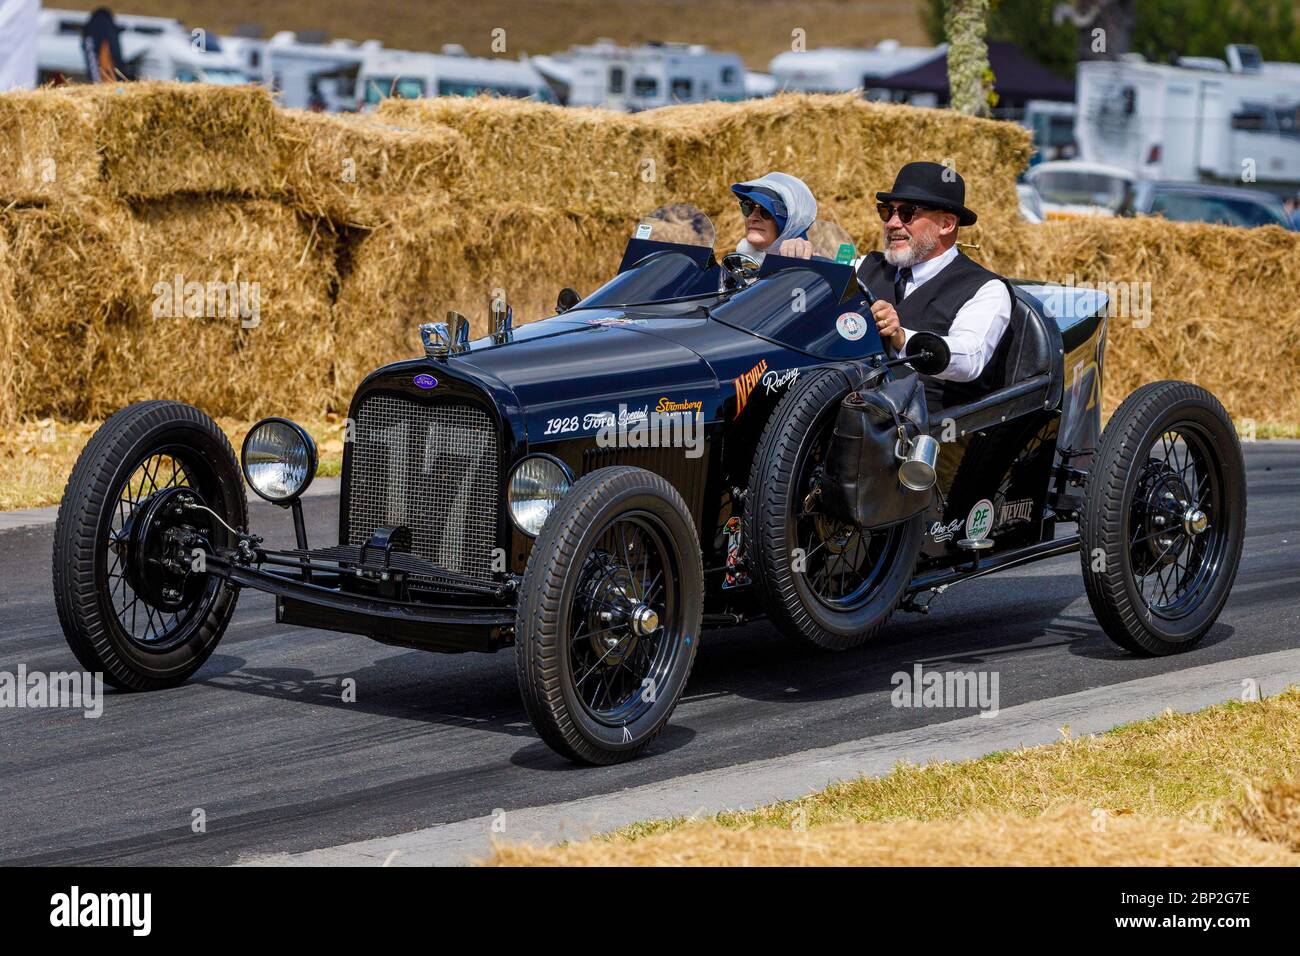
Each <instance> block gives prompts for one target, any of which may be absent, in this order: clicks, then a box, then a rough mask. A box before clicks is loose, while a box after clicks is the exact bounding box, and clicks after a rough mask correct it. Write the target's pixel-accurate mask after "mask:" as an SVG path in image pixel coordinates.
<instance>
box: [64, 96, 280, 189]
mask: <svg viewBox="0 0 1300 956" xmlns="http://www.w3.org/2000/svg"><path fill="white" fill-rule="evenodd" d="M70 89H71V91H70V92H69V93H67V94H65V95H69V96H73V97H76V98H77V99H78V100H80V101H83V102H85V103H87V104H89V106H90V108H91V109H92V110H93V115H94V122H95V130H96V139H97V142H98V144H99V148H100V150H101V151H102V153H103V157H104V177H105V179H106V180H107V186H108V188H109V190H110V191H111V193H112V194H113V195H115V196H117V197H119V198H123V199H158V198H162V197H165V196H169V195H173V194H176V193H223V194H227V195H231V196H256V197H265V196H269V195H272V194H273V193H274V191H275V188H276V186H277V184H278V182H279V175H278V174H279V159H280V157H279V152H278V150H277V149H276V142H275V125H276V113H275V106H274V103H273V101H272V99H271V94H270V93H269V92H268V91H267V90H265V89H263V88H261V87H257V86H238V87H224V86H208V85H205V84H199V83H123V84H114V85H110V84H98V85H94V86H81V87H73V88H70Z"/></svg>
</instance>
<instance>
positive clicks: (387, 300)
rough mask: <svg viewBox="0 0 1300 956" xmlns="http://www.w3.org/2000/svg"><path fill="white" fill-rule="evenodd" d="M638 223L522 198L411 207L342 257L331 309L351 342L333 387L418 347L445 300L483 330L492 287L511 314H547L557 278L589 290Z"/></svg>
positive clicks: (518, 318) (352, 383)
mask: <svg viewBox="0 0 1300 956" xmlns="http://www.w3.org/2000/svg"><path fill="white" fill-rule="evenodd" d="M635 224H636V220H635V218H634V217H633V218H627V219H622V218H603V217H598V216H593V215H579V214H576V213H569V212H561V211H558V210H555V209H549V208H546V207H542V206H533V205H528V204H524V203H495V204H490V205H487V206H483V207H474V206H471V207H462V206H460V205H458V204H446V203H427V204H423V205H412V206H410V207H408V208H407V209H405V210H403V211H402V212H401V213H400V214H399V215H397V216H395V217H394V218H393V219H392V220H391V221H390V222H388V223H386V224H384V225H383V226H381V227H380V228H378V229H375V230H374V231H373V232H369V233H366V234H364V235H362V236H359V237H358V238H357V239H356V241H355V244H354V246H353V248H351V250H350V251H349V253H348V254H347V255H346V256H345V257H344V259H345V261H346V262H347V268H346V270H345V271H343V273H342V277H341V279H342V287H341V291H340V293H339V298H338V302H337V303H336V305H335V310H334V317H335V327H336V330H337V333H336V334H338V335H339V336H340V338H341V339H343V340H346V341H347V342H348V343H349V347H348V349H347V350H346V352H345V353H341V354H340V355H338V356H337V357H336V365H335V367H336V370H337V374H336V379H337V382H336V384H337V389H338V393H337V394H338V395H339V396H340V397H345V396H347V395H350V393H351V390H352V389H353V388H355V387H356V385H357V384H358V383H359V382H360V380H361V378H362V377H363V376H364V375H365V374H366V373H368V372H369V371H371V370H372V369H373V368H375V367H377V366H379V365H381V364H384V363H385V362H391V361H394V360H395V359H398V358H404V357H410V356H412V355H417V354H419V349H420V341H419V335H418V331H417V329H418V326H419V325H420V323H422V322H441V321H443V320H444V319H445V316H446V312H447V310H448V309H456V310H457V311H460V312H462V313H464V314H465V315H466V317H468V318H469V319H470V323H471V330H472V334H473V335H475V336H478V335H483V334H485V333H486V332H487V315H488V302H489V300H490V299H491V298H492V297H493V296H494V295H495V294H497V293H496V290H498V289H499V290H502V291H503V292H504V294H505V296H506V298H507V300H508V301H509V302H510V303H511V305H512V307H513V308H514V314H515V322H516V324H523V323H525V322H531V321H534V320H537V319H541V318H545V317H547V316H550V315H552V314H553V313H554V305H555V296H556V294H557V293H558V292H559V290H560V289H561V288H562V287H564V286H566V285H569V286H573V287H574V288H576V289H578V290H579V291H581V292H583V293H586V292H591V291H592V290H593V289H595V288H596V286H598V285H599V284H601V283H602V282H604V281H605V280H607V279H608V278H609V277H610V276H611V275H613V273H614V270H615V269H616V268H617V266H618V262H619V259H620V258H621V256H622V253H623V248H624V246H625V245H626V244H627V238H628V236H630V235H631V233H632V230H633V229H634V228H635Z"/></svg>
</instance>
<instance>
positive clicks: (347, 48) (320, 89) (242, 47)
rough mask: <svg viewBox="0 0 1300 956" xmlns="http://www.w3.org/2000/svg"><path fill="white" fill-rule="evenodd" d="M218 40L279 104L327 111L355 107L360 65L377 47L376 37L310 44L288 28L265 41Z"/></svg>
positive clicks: (229, 38)
mask: <svg viewBox="0 0 1300 956" xmlns="http://www.w3.org/2000/svg"><path fill="white" fill-rule="evenodd" d="M221 42H222V44H223V46H225V48H226V49H228V50H230V51H231V53H232V55H233V56H234V57H235V58H236V59H237V60H238V61H239V63H240V66H241V67H242V69H243V70H244V71H245V72H246V73H248V74H249V76H251V77H252V78H253V80H254V82H257V83H260V84H262V85H263V86H265V87H266V88H267V89H269V90H271V91H272V92H273V93H275V95H276V99H277V100H278V101H279V103H280V104H281V105H283V106H287V107H291V108H293V109H300V110H306V109H312V110H322V111H327V112H331V113H333V112H341V111H352V110H355V109H356V108H357V89H358V87H357V77H358V75H359V74H360V72H361V67H362V64H363V62H364V61H365V59H366V57H367V56H369V55H371V54H372V53H374V52H375V51H378V50H380V49H381V47H380V43H379V41H378V40H366V41H365V42H364V43H361V44H356V43H353V42H352V41H351V40H334V41H331V42H329V43H315V42H310V41H309V40H308V38H306V37H303V36H302V35H300V34H296V33H293V32H291V31H289V30H283V31H280V32H279V33H276V34H275V35H274V36H272V37H271V38H270V39H269V40H265V39H260V38H250V37H222V39H221Z"/></svg>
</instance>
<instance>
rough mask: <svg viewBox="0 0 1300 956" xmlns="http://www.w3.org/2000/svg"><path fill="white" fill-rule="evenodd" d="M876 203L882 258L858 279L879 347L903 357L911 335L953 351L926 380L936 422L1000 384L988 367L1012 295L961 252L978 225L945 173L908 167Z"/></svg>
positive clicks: (962, 187) (935, 166)
mask: <svg viewBox="0 0 1300 956" xmlns="http://www.w3.org/2000/svg"><path fill="white" fill-rule="evenodd" d="M876 199H877V200H879V202H878V203H877V205H876V211H877V212H878V213H879V214H880V219H881V221H882V222H883V223H884V224H885V225H884V241H885V251H884V252H883V253H880V252H872V253H869V254H868V255H866V256H864V257H863V259H862V262H861V264H860V265H859V267H858V274H859V276H860V277H861V278H862V281H863V283H865V284H866V286H867V288H868V289H870V290H871V292H872V294H873V295H874V296H875V297H876V301H875V302H874V303H872V306H871V314H872V316H873V317H874V318H875V320H876V328H877V329H878V330H879V331H880V338H881V340H882V341H883V342H884V343H885V344H886V345H888V346H890V347H892V348H893V349H894V350H895V351H897V352H899V353H901V352H902V350H903V348H904V346H905V345H906V344H907V340H908V338H909V337H910V336H911V334H912V333H913V332H922V331H924V332H935V333H937V334H938V335H941V336H943V338H944V340H945V341H946V342H947V343H948V348H949V349H950V350H951V351H952V361H951V363H950V364H949V366H948V367H947V368H946V369H945V370H944V371H942V372H940V373H939V374H938V375H935V376H933V377H930V376H924V377H923V380H924V382H925V397H926V404H927V407H928V410H929V413H930V414H931V415H932V416H933V415H934V414H935V413H936V412H938V411H939V410H940V409H943V408H949V407H951V406H953V405H961V404H964V403H965V402H969V401H973V400H974V399H976V398H979V397H980V396H982V395H987V394H988V393H989V392H991V391H993V390H994V389H995V388H997V387H998V384H999V382H998V369H996V368H994V367H993V366H992V364H991V363H990V361H989V360H990V359H991V358H992V357H993V353H994V351H995V350H996V349H997V347H998V342H999V341H1000V340H1001V339H1002V334H1003V333H1004V332H1005V331H1006V330H1007V325H1008V324H1009V323H1010V321H1011V291H1010V289H1009V287H1008V286H1007V282H1006V280H1005V279H1003V278H1002V277H1001V276H999V275H997V274H996V273H993V272H990V271H989V270H988V269H985V268H984V267H983V266H981V265H978V264H977V263H975V262H972V261H971V260H970V259H969V258H967V257H966V256H965V255H964V254H963V253H962V252H960V251H959V250H958V249H957V229H958V228H959V227H961V226H972V225H974V224H975V213H973V212H971V211H970V210H969V209H967V208H966V206H965V205H964V203H965V201H966V184H965V182H964V181H963V180H962V178H961V176H959V175H958V174H957V172H956V171H955V170H953V169H951V168H950V167H948V166H943V165H940V164H939V163H908V164H907V165H906V166H904V167H903V168H902V169H900V170H899V171H898V176H897V178H895V180H894V188H893V189H892V190H890V191H889V192H882V193H876Z"/></svg>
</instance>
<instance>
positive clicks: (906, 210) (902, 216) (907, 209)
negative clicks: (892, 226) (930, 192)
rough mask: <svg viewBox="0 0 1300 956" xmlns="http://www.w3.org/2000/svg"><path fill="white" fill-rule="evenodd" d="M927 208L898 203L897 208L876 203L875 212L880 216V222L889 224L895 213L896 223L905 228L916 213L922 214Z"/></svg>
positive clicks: (887, 204)
mask: <svg viewBox="0 0 1300 956" xmlns="http://www.w3.org/2000/svg"><path fill="white" fill-rule="evenodd" d="M929 208H930V207H929V206H918V205H916V203H910V202H900V203H899V204H898V205H897V206H895V205H893V204H891V203H887V202H878V203H876V212H877V213H879V214H880V221H881V222H889V220H891V219H893V218H894V213H896V212H897V213H898V221H899V222H901V223H902V224H903V225H905V226H906V225H907V224H908V223H909V222H911V221H912V220H913V219H914V218H915V217H916V214H917V213H918V212H924V211H926V210H929Z"/></svg>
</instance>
